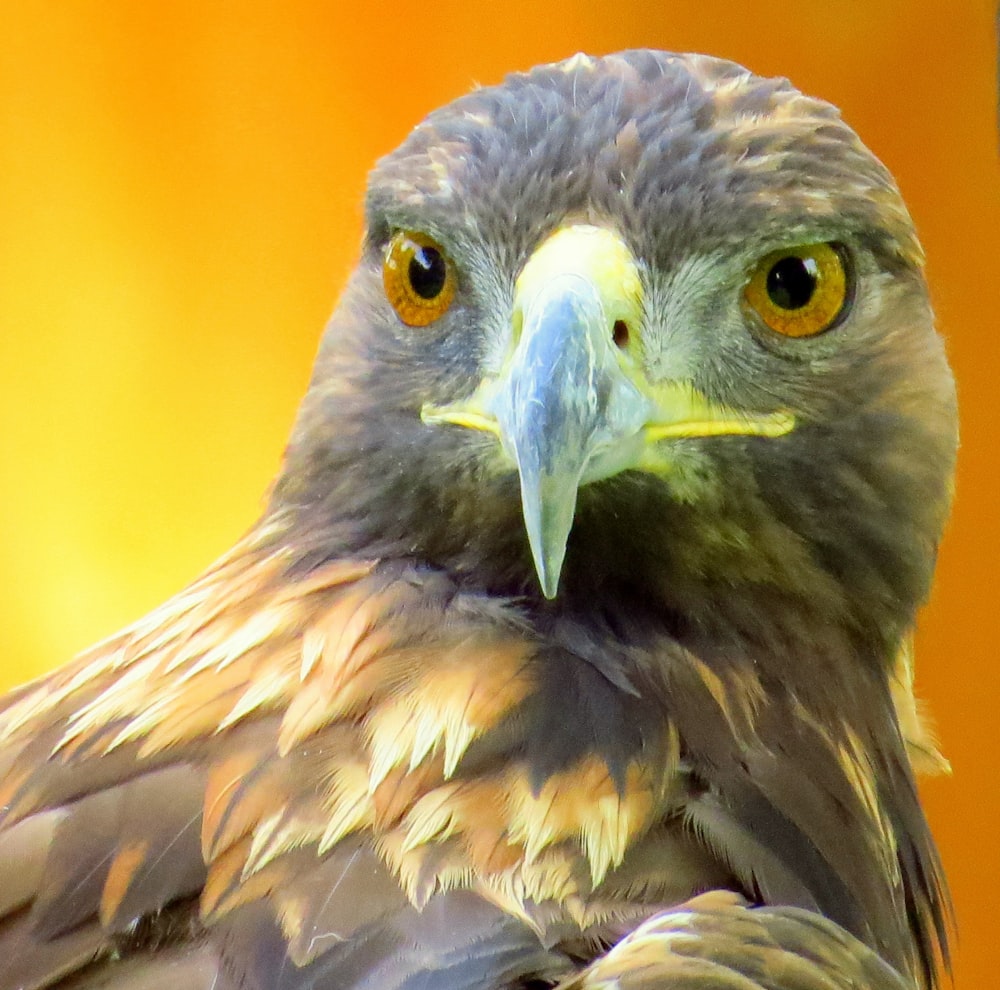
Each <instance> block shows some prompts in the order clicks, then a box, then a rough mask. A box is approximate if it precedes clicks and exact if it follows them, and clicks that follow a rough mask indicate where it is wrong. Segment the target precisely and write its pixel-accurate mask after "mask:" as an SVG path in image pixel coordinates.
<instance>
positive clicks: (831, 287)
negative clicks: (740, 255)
mask: <svg viewBox="0 0 1000 990" xmlns="http://www.w3.org/2000/svg"><path fill="white" fill-rule="evenodd" d="M744 297H745V298H746V301H747V303H748V304H749V305H750V307H751V308H752V309H753V310H754V312H756V314H757V315H758V316H759V317H760V318H761V320H762V321H763V322H764V324H765V325H766V326H767V327H768V328H770V329H771V330H773V331H774V332H775V333H779V334H781V335H782V336H784V337H814V336H816V334H820V333H823V331H824V330H829V329H830V328H831V327H832V326H834V324H836V323H837V321H838V319H839V317H840V316H841V314H842V313H843V312H844V308H845V306H846V305H847V300H848V278H847V272H846V270H845V266H844V257H843V254H842V253H841V251H840V250H839V249H838V248H837V247H835V246H834V245H832V244H822V243H820V244H803V245H800V246H798V247H791V248H781V249H780V250H778V251H772V252H771V253H770V254H767V255H765V256H764V257H763V258H761V260H760V261H759V262H758V263H757V266H756V268H754V270H753V274H752V275H751V276H750V281H749V282H748V283H747V285H746V288H745V289H744Z"/></svg>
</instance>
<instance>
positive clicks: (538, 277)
mask: <svg viewBox="0 0 1000 990" xmlns="http://www.w3.org/2000/svg"><path fill="white" fill-rule="evenodd" d="M571 273H572V274H578V275H579V276H580V277H581V278H585V279H587V280H589V281H591V282H592V283H593V284H594V285H595V286H596V287H597V289H598V291H599V292H600V294H601V299H602V301H603V302H604V305H605V307H606V312H605V316H606V317H607V318H608V321H609V322H608V325H609V327H610V326H611V324H613V323H614V322H616V321H618V320H622V321H623V322H625V323H626V324H627V325H628V326H629V327H630V328H631V329H632V330H633V331H635V330H637V329H638V328H639V326H640V324H641V318H642V282H641V280H640V278H639V268H638V265H637V264H636V261H635V257H634V256H633V254H632V252H631V251H630V250H629V248H628V245H627V244H625V242H624V241H623V240H622V239H621V237H620V236H619V235H618V234H616V233H615V232H614V231H613V230H608V229H607V228H605V227H595V226H592V225H591V224H573V225H571V226H567V227H560V228H559V229H558V230H557V231H555V233H553V234H552V235H551V236H550V237H549V238H548V239H547V240H545V241H543V242H542V244H541V245H539V247H538V249H537V250H536V251H535V253H534V254H533V255H532V256H531V258H530V260H529V261H528V263H527V264H526V265H525V266H524V269H523V270H522V272H521V274H520V275H519V276H518V279H517V283H516V285H515V298H516V299H518V300H530V299H532V298H534V297H535V296H536V295H537V293H538V291H539V290H540V289H541V288H542V287H543V286H544V285H546V284H547V283H548V282H550V281H551V280H552V279H553V278H555V277H556V276H559V275H566V274H571Z"/></svg>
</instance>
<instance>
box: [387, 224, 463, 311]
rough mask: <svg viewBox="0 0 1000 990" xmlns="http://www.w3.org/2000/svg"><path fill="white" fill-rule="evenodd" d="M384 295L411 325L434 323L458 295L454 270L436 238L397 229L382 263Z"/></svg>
mask: <svg viewBox="0 0 1000 990" xmlns="http://www.w3.org/2000/svg"><path fill="white" fill-rule="evenodd" d="M382 282H383V284H384V286H385V294H386V296H387V298H388V299H389V302H391V303H392V307H393V309H395V310H396V313H397V314H398V315H399V318H400V319H401V320H402V321H403V322H404V323H405V324H407V325H408V326H411V327H425V326H427V324H428V323H433V322H434V320H436V319H437V318H438V317H439V316H441V315H442V314H443V313H444V312H445V311H446V310H447V309H448V307H449V306H450V305H451V301H452V299H454V298H455V270H454V268H453V266H452V264H451V262H450V261H449V260H448V257H447V255H445V253H444V251H443V250H442V248H441V245H440V244H438V243H437V242H436V241H435V240H433V238H430V237H428V236H427V235H426V234H420V233H416V232H414V231H404V230H401V231H398V232H397V233H396V234H394V235H393V237H392V240H391V241H389V247H388V249H387V250H386V253H385V261H384V262H383V265H382Z"/></svg>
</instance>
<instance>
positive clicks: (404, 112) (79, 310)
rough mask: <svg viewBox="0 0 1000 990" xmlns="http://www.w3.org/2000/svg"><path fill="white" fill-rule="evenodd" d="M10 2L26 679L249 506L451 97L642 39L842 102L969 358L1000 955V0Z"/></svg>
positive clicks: (13, 558)
mask: <svg viewBox="0 0 1000 990" xmlns="http://www.w3.org/2000/svg"><path fill="white" fill-rule="evenodd" d="M279 7H280V12H279V9H278V8H279ZM2 8H3V35H4V37H3V40H2V42H0V519H2V520H3V528H2V537H0V589H2V606H0V689H2V688H5V687H8V686H10V685H12V684H14V683H16V682H18V681H20V680H23V679H25V678H27V677H30V676H33V675H35V674H37V673H39V672H41V671H43V670H45V669H47V668H50V667H52V666H55V665H56V664H58V663H59V662H60V661H62V660H64V659H65V658H67V657H69V656H70V655H71V654H73V653H74V652H76V651H77V650H79V649H81V648H82V647H84V646H86V645H87V644H89V643H90V642H92V641H93V640H96V639H98V638H99V637H102V636H104V635H106V634H109V633H111V632H113V631H114V630H115V629H116V628H117V627H119V626H120V625H123V624H124V623H126V622H127V621H129V620H131V619H134V618H136V617H138V616H139V615H140V614H142V613H143V612H145V611H146V610H148V609H149V608H151V607H152V606H154V605H156V604H157V603H158V602H160V601H161V600H163V599H164V598H165V597H167V596H168V595H169V594H170V593H172V592H174V591H176V590H178V589H179V588H180V587H181V586H182V585H183V584H185V583H186V582H187V581H188V580H190V579H191V578H193V577H194V576H196V575H197V573H198V572H199V571H200V570H201V569H202V568H203V567H204V566H205V565H206V564H208V563H209V562H210V561H211V560H212V559H214V557H215V556H216V555H218V554H219V553H221V552H222V551H223V550H225V549H226V547H227V546H228V545H229V544H230V543H231V542H232V540H233V539H234V538H236V537H237V536H238V535H239V534H240V533H241V532H242V531H243V529H244V528H245V527H246V526H247V525H248V524H249V523H250V522H251V521H252V519H253V518H254V515H255V513H256V511H257V509H258V508H259V506H260V504H261V496H262V494H263V492H264V490H265V489H266V486H267V484H268V482H269V479H270V478H271V477H272V475H273V474H274V472H275V470H276V468H277V465H278V461H279V457H280V454H281V450H282V445H283V442H284V439H285V436H286V433H287V431H288V429H289V426H290V424H291V421H292V417H293V415H294V412H295V408H296V404H297V401H298V399H299V397H300V395H301V393H302V392H303V390H304V388H305V385H306V382H307V378H308V375H309V368H310V362H311V359H312V355H313V352H314V349H315V346H316V342H317V339H318V337H319V333H320V331H321V329H322V327H323V323H324V321H325V319H326V317H327V315H328V313H329V311H330V309H331V308H332V305H333V303H334V301H335V299H336V296H337V293H338V290H339V287H340V285H341V284H342V282H343V280H344V277H345V275H346V273H347V272H348V271H349V269H350V267H351V265H352V263H353V260H354V256H355V251H356V247H357V245H358V243H359V238H360V232H361V230H360V228H361V219H360V218H361V213H360V201H361V194H362V188H363V183H364V178H365V172H366V170H367V168H368V166H369V165H370V164H371V163H372V161H373V160H374V159H375V158H376V157H377V156H378V155H381V154H383V153H385V152H386V151H388V150H390V149H391V148H392V147H393V146H394V145H395V144H396V143H397V142H398V141H399V140H400V139H401V138H402V137H403V136H404V135H405V134H406V132H407V131H408V130H409V128H410V127H411V126H412V125H414V124H415V123H416V122H417V121H418V120H419V119H420V118H421V117H422V116H423V115H424V114H425V113H426V112H427V111H429V110H430V109H431V108H433V107H434V106H436V105H438V104H440V103H443V102H445V101H447V100H449V99H451V98H452V97H454V96H457V95H458V94H460V93H462V92H463V91H465V90H466V89H467V88H468V87H469V86H470V85H471V84H472V83H474V82H482V83H492V82H496V81H499V80H500V79H501V78H502V77H503V75H504V74H505V73H506V72H507V71H509V70H511V69H516V68H527V67H528V66H530V65H532V64H534V63H537V62H542V61H550V60H553V59H558V58H562V57H564V56H567V55H569V54H572V53H573V52H575V51H578V50H585V51H588V52H595V53H596V52H604V51H610V50H614V49H618V48H624V47H634V46H650V47H660V48H667V49H673V50H679V51H690V50H695V51H706V52H711V53H713V54H717V55H723V56H726V57H729V58H733V59H735V60H737V61H739V62H742V63H744V64H746V65H748V66H750V67H751V68H753V69H754V70H756V71H757V72H759V73H762V74H765V75H787V76H789V77H790V78H791V79H792V80H793V82H795V83H796V85H798V86H799V87H800V88H802V89H804V90H806V91H808V92H810V93H813V94H815V95H818V96H822V97H824V98H826V99H828V100H830V101H831V102H833V103H836V104H838V105H839V106H840V107H842V108H843V111H844V115H845V117H846V118H847V120H848V121H849V122H850V123H851V124H852V125H853V126H854V127H855V128H856V129H857V130H858V131H859V132H860V134H861V135H862V137H863V138H864V140H865V141H866V142H867V143H868V144H869V145H870V147H871V148H872V149H873V150H874V151H875V152H876V153H877V154H878V155H879V156H880V157H881V158H882V159H883V160H884V161H885V162H886V164H887V165H888V166H889V167H890V168H891V169H892V171H893V172H894V173H895V175H896V177H897V179H898V180H899V183H900V186H901V187H902V189H903V192H904V195H905V196H906V198H907V200H908V202H909V205H910V208H911V211H912V213H913V215H914V217H915V219H916V222H917V226H918V228H919V230H920V233H921V235H922V238H923V241H924V245H925V247H926V249H927V254H928V259H929V266H928V273H929V277H930V281H931V286H932V291H933V295H934V298H935V301H936V307H937V311H938V315H939V323H940V326H941V329H942V331H943V332H944V333H945V335H946V336H947V338H948V342H949V349H950V353H951V358H952V361H953V364H954V367H955V370H956V374H957V377H958V380H959V387H960V396H961V401H962V409H963V423H964V433H963V448H962V455H961V466H960V471H959V479H958V501H957V508H956V511H955V515H954V519H953V522H952V525H951V527H950V530H949V532H948V536H947V539H946V542H945V544H944V547H943V550H942V554H941V558H940V567H939V572H938V584H937V589H936V591H935V595H934V598H933V601H932V603H931V604H930V606H929V607H928V608H927V610H926V611H925V613H924V615H923V618H922V623H921V628H920V634H919V639H918V682H919V687H920V690H921V693H922V694H923V695H924V697H926V698H927V699H928V701H929V703H930V705H931V708H932V710H933V711H934V713H935V714H936V716H937V721H938V725H939V728H940V735H941V737H942V740H943V743H944V747H945V750H946V752H947V754H948V755H949V756H950V758H951V760H952V763H953V764H954V768H955V773H954V776H953V777H952V778H950V779H945V780H935V781H930V782H928V783H927V784H926V786H925V787H924V794H925V798H926V803H927V806H928V810H929V814H930V818H931V821H932V825H933V828H934V830H935V833H936V834H937V837H938V839H939V842H940V845H941V849H942V854H943V857H944V861H945V864H946V867H947V870H948V873H949V875H950V878H951V882H952V887H953V893H954V897H955V901H956V907H957V914H958V920H959V929H960V935H959V941H958V949H957V964H956V985H957V987H958V990H973V988H980V987H986V986H989V985H995V967H994V966H993V965H992V960H991V954H992V953H991V950H992V948H993V945H992V942H993V940H994V939H995V938H996V935H995V934H994V925H993V924H992V923H991V922H992V911H991V910H990V908H991V906H992V901H993V900H994V898H995V897H996V895H997V893H998V892H1000V853H998V847H1000V839H998V835H997V832H998V826H997V822H998V821H1000V787H998V785H997V778H996V775H997V770H996V765H997V762H998V757H1000V745H998V741H997V737H998V735H1000V731H998V719H997V715H996V705H997V700H996V696H997V692H998V688H1000V675H998V657H997V651H996V649H995V647H994V643H995V641H996V638H997V636H996V634H995V633H994V632H993V631H992V630H991V629H990V626H991V624H992V622H993V621H994V619H995V618H996V617H997V613H998V612H1000V605H998V603H997V589H998V588H1000V576H998V575H997V560H998V551H1000V540H998V529H1000V525H998V524H1000V499H998V496H997V488H998V486H1000V472H998V468H1000V461H998V456H997V451H998V448H1000V441H998V439H997V437H996V436H994V434H993V423H992V417H993V415H995V412H994V410H995V409H996V396H997V393H998V391H1000V383H998V381H997V372H998V369H1000V361H998V358H1000V325H998V324H1000V320H998V315H997V304H998V303H1000V294H998V292H997V285H998V281H1000V279H998V275H997V261H998V259H1000V178H998V164H997V134H996V117H995V112H996V108H995V105H994V101H995V96H996V77H995V71H996V64H995V40H994V39H995V35H994V29H993V18H994V7H993V3H992V0H961V2H958V3H947V2H938V3H920V2H906V0H898V2H871V3H862V2H860V0H858V2H842V3H814V4H808V5H806V4H795V3H790V2H786V3H773V4H772V3H767V4H763V3H734V2H732V0H725V2H723V0H690V2H679V0H678V2H675V3H670V4H667V3H649V2H645V3H643V2H636V0H616V2H615V3H614V4H613V5H611V6H610V7H609V6H607V5H603V4H596V3H594V4H582V3H576V4H572V3H565V2H563V3H559V2H554V3H548V4H546V5H545V10H544V13H541V12H539V10H538V8H537V6H536V4H535V3H531V2H525V0H505V2H503V3H491V4H487V5H484V6H483V7H482V9H481V10H480V9H477V8H476V7H475V6H474V5H472V4H471V3H468V2H465V3H451V2H443V0H435V2H434V3H426V4H419V3H414V4H407V5H390V6H383V5H381V4H371V5H369V6H367V7H366V6H364V5H363V4H351V5H346V4H345V5H344V6H343V7H342V8H341V7H339V6H338V5H336V4H320V3H308V2H301V0H300V2H286V3H283V4H281V5H278V4H268V3H264V2H249V0H247V2H242V3H224V2H215V3H206V2H204V0H180V2H175V3H171V4H169V5H168V4H160V5H156V4H148V5H147V4H135V3H129V2H126V0H110V2H109V0H105V2H92V3H88V2H85V0H62V2H59V3H37V2H33V0H25V2H16V0H5V2H4V3H3V4H2ZM993 582H996V584H994V583H993Z"/></svg>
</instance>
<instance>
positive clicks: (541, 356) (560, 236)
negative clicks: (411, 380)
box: [422, 225, 794, 598]
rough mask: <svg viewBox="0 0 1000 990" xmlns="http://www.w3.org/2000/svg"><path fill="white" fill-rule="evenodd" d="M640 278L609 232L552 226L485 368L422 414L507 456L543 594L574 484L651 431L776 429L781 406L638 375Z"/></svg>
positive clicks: (787, 425)
mask: <svg viewBox="0 0 1000 990" xmlns="http://www.w3.org/2000/svg"><path fill="white" fill-rule="evenodd" d="M641 317H642V287H641V281H640V278H639V271H638V266H637V265H636V262H635V259H634V257H633V256H632V253H631V252H630V250H629V249H628V247H627V246H626V245H625V243H624V242H623V241H622V240H621V238H619V237H618V235H616V234H615V233H613V232H611V231H609V230H606V229H604V228H601V227H593V226H589V225H577V226H570V227H564V228H561V229H560V230H558V231H556V233H554V234H553V235H552V236H551V237H550V238H549V239H548V240H546V241H545V242H544V243H543V244H542V245H541V246H540V247H539V248H538V249H537V250H536V251H535V253H534V254H533V255H532V257H531V258H530V259H529V260H528V263H527V264H526V265H525V267H524V269H523V270H522V272H521V275H520V276H519V278H518V280H517V284H516V286H515V299H514V309H513V314H512V347H511V350H510V352H509V354H508V357H507V360H506V362H505V364H504V366H503V368H502V369H501V371H500V374H499V375H498V376H496V377H488V378H486V379H485V380H484V381H483V382H482V384H481V385H480V386H479V388H477V389H476V391H475V392H474V393H473V395H472V396H471V397H470V398H469V399H467V400H464V401H462V402H458V403H455V404H453V405H449V406H432V405H427V406H425V407H424V408H423V410H422V417H423V419H424V421H425V422H427V423H451V424H454V425H458V426H465V427H468V428H472V429H479V430H486V431H488V432H492V433H494V434H495V435H496V436H497V437H498V438H499V440H500V443H501V445H502V447H503V450H504V451H505V452H506V454H507V455H508V457H509V458H510V460H512V461H513V463H514V465H515V466H516V468H517V471H518V474H519V476H520V482H521V506H522V511H523V514H524V523H525V528H526V530H527V535H528V542H529V544H530V547H531V553H532V557H533V559H534V563H535V570H536V572H537V574H538V580H539V583H540V584H541V587H542V592H543V594H544V595H545V597H546V598H555V596H556V592H557V590H558V585H559V575H560V573H561V571H562V565H563V560H564V558H565V554H566V545H567V542H568V539H569V533H570V530H571V528H572V526H573V517H574V513H575V510H576V500H577V493H578V491H579V489H580V487H581V486H582V485H584V484H588V483H589V482H592V481H597V480H599V479H601V478H606V477H610V476H611V475H614V474H617V473H619V472H621V471H624V470H627V469H628V468H633V467H643V466H644V465H643V462H644V461H645V460H648V457H647V455H648V453H649V447H650V445H652V444H655V443H657V442H658V441H660V440H664V439H668V438H676V437H700V436H718V435H733V434H753V435H764V436H779V435H781V434H783V433H787V432H788V431H789V430H790V429H792V427H793V425H794V420H793V418H792V417H791V415H790V414H788V413H785V412H777V413H769V414H763V415H754V416H750V417H748V416H747V415H745V414H741V413H737V412H735V411H733V410H731V409H728V408H725V407H723V406H719V405H714V404H712V403H710V402H709V401H708V400H707V399H706V398H705V397H704V396H702V395H701V394H700V393H698V392H697V391H695V390H694V388H693V387H692V386H691V385H690V384H688V383H686V382H669V383H660V384H653V383H650V382H649V381H648V380H647V379H646V378H645V376H644V374H643V373H642V370H641V368H640V366H639V362H638V359H637V357H636V350H635V348H634V343H633V341H634V338H635V337H636V336H637V335H638V332H639V329H640V326H641Z"/></svg>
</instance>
